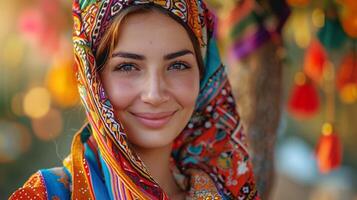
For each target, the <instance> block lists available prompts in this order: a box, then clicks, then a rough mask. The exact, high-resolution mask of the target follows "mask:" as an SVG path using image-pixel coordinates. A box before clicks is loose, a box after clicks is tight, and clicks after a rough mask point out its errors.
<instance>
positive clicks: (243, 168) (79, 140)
mask: <svg viewBox="0 0 357 200" xmlns="http://www.w3.org/2000/svg"><path fill="white" fill-rule="evenodd" d="M140 4H148V5H151V6H155V7H157V8H159V9H165V10H167V11H169V13H171V15H172V16H173V17H175V18H178V19H180V20H181V21H182V22H183V23H185V24H186V25H187V26H188V27H189V28H190V29H191V30H192V32H193V33H194V34H195V36H196V37H197V39H198V41H199V44H200V46H201V51H202V55H203V60H204V64H205V66H204V75H203V78H202V79H201V82H200V94H199V97H198V100H197V103H196V108H195V111H194V114H193V116H192V117H191V119H190V121H189V123H188V124H187V126H186V127H185V129H184V130H183V131H182V133H181V134H180V135H179V136H178V137H177V138H176V140H175V141H174V147H173V152H172V161H173V163H174V165H175V166H176V168H177V169H178V170H177V171H178V172H179V174H181V177H184V178H183V182H186V183H187V186H188V188H186V189H187V199H259V197H258V195H257V191H256V189H255V183H254V177H253V173H252V166H251V164H250V161H249V156H248V152H247V149H246V144H245V142H244V140H245V136H244V134H243V128H242V125H241V123H240V118H239V116H238V114H237V112H236V107H235V102H234V99H233V97H232V93H231V88H230V85H229V83H228V80H227V76H226V72H225V67H224V66H223V65H222V63H221V60H220V56H219V54H218V48H217V44H216V40H215V37H214V32H213V28H214V24H213V20H214V18H213V15H212V14H211V12H210V11H209V10H208V9H207V7H206V5H205V4H204V2H203V1H201V0H74V3H73V17H74V30H73V43H74V50H75V60H76V66H75V71H76V75H77V80H78V87H79V92H80V96H81V101H82V103H83V105H84V107H85V110H86V114H87V118H88V125H86V126H84V128H83V129H82V130H81V131H80V132H79V133H78V134H77V135H76V136H75V137H74V140H73V143H72V149H71V154H70V156H69V157H68V158H67V159H66V160H65V161H64V166H65V167H66V168H67V169H68V170H69V172H70V174H71V177H72V181H71V186H70V188H71V198H72V199H169V197H168V196H167V194H165V192H164V191H163V190H162V189H161V188H160V187H159V185H158V184H157V183H156V182H155V181H154V179H153V178H152V176H151V175H150V174H149V172H148V170H147V169H146V168H145V166H144V163H143V162H142V161H141V160H140V158H139V157H138V156H137V155H136V154H135V152H133V151H132V150H131V149H130V147H129V145H128V144H129V143H128V140H127V137H126V134H125V132H124V129H123V127H122V124H121V123H120V122H119V121H117V119H116V118H115V117H114V109H113V107H112V105H111V103H110V101H109V100H108V98H107V95H106V94H105V92H104V89H103V86H102V83H101V82H100V79H99V76H98V73H97V72H96V70H95V69H96V62H95V57H94V55H95V52H96V48H97V47H98V44H99V41H100V40H101V38H102V37H103V34H104V33H105V31H106V30H107V28H108V27H109V26H110V23H111V22H112V20H113V18H114V17H115V16H116V15H117V14H118V13H119V12H120V11H122V10H123V9H125V8H127V7H129V6H135V5H140ZM177 177H179V176H177ZM183 185H184V184H183Z"/></svg>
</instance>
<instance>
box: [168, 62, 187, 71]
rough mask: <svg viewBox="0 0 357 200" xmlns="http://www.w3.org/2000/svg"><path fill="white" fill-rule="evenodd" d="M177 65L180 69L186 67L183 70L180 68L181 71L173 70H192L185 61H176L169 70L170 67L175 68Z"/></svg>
mask: <svg viewBox="0 0 357 200" xmlns="http://www.w3.org/2000/svg"><path fill="white" fill-rule="evenodd" d="M175 65H179V66H180V67H182V66H183V67H184V68H183V69H182V68H180V69H177V68H176V69H173V70H177V71H183V70H187V69H190V68H191V67H190V65H188V64H187V63H186V62H183V61H176V62H174V63H172V64H170V66H169V68H170V67H173V66H175Z"/></svg>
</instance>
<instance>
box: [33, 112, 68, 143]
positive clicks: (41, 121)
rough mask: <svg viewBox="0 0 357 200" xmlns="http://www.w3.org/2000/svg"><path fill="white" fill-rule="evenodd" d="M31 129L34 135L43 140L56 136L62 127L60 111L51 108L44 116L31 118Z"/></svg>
mask: <svg viewBox="0 0 357 200" xmlns="http://www.w3.org/2000/svg"><path fill="white" fill-rule="evenodd" d="M32 129H33V131H34V133H35V135H36V136H37V137H38V138H39V139H41V140H44V141H49V140H52V139H54V138H56V137H58V136H59V134H60V133H61V131H62V129H63V122H62V116H61V113H60V112H59V111H58V110H56V109H51V110H50V111H49V112H48V113H47V114H46V115H45V116H43V117H41V118H36V119H32Z"/></svg>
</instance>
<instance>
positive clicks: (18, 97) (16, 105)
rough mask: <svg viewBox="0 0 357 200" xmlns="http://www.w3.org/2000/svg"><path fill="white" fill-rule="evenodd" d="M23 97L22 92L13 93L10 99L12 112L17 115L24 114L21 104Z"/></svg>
mask: <svg viewBox="0 0 357 200" xmlns="http://www.w3.org/2000/svg"><path fill="white" fill-rule="evenodd" d="M23 99H24V95H23V94H22V93H17V94H15V95H14V96H13V97H12V99H11V109H12V112H13V113H15V114H16V115H17V116H23V115H24V109H23V105H22V104H23V103H22V101H23Z"/></svg>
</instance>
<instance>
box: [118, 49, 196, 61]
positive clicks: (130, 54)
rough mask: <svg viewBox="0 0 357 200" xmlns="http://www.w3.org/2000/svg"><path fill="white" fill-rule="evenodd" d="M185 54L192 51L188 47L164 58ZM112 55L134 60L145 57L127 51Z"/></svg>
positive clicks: (168, 58)
mask: <svg viewBox="0 0 357 200" xmlns="http://www.w3.org/2000/svg"><path fill="white" fill-rule="evenodd" d="M187 54H192V55H194V53H193V52H192V51H190V50H188V49H183V50H180V51H177V52H174V53H169V54H167V55H165V56H164V60H172V59H174V58H177V57H181V56H184V55H187ZM112 57H122V58H130V59H134V60H145V59H146V58H145V56H144V55H140V54H135V53H129V52H122V51H119V52H115V53H113V55H112Z"/></svg>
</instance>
